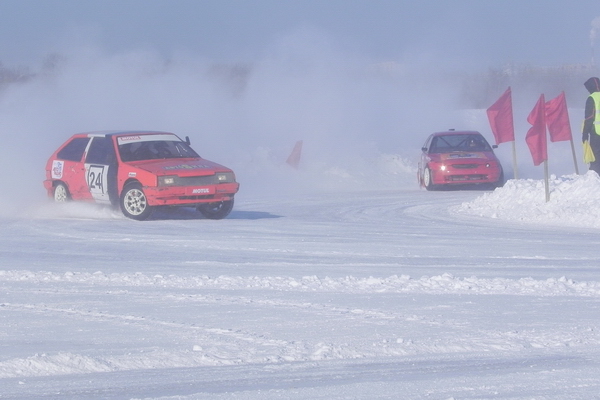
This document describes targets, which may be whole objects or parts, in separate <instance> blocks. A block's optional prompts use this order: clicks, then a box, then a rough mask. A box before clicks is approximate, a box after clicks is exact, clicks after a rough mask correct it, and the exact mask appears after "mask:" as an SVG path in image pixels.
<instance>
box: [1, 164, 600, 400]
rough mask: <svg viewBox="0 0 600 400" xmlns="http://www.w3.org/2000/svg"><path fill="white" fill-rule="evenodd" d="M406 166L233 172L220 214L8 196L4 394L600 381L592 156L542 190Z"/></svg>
mask: <svg viewBox="0 0 600 400" xmlns="http://www.w3.org/2000/svg"><path fill="white" fill-rule="evenodd" d="M394 160H396V161H397V159H393V160H392V161H394ZM389 161H390V159H388V164H389ZM392 164H393V162H392ZM400 164H402V163H400ZM408 169H409V170H408V171H401V172H400V173H399V175H394V174H392V173H389V174H387V175H386V176H387V177H388V179H389V178H390V177H394V176H400V177H409V176H410V184H409V183H407V184H397V185H390V186H389V187H390V188H389V189H386V188H385V186H379V188H378V189H372V190H370V189H369V190H366V189H363V190H356V189H352V187H353V185H345V186H343V187H340V188H339V189H337V188H335V187H334V185H329V190H325V189H323V190H317V191H308V190H302V189H303V187H302V185H301V180H300V181H299V185H298V188H297V189H296V190H291V189H288V190H282V191H268V190H251V187H250V186H251V185H248V184H246V186H244V180H243V179H242V178H241V179H240V180H241V181H242V189H241V191H240V194H239V196H238V198H237V204H236V207H235V209H234V211H233V212H232V214H231V215H230V217H229V218H227V219H225V220H221V221H209V220H204V219H201V218H200V217H199V216H198V215H196V214H195V213H193V212H192V211H191V210H186V209H176V210H165V211H161V212H158V213H156V214H155V216H154V218H153V219H152V220H150V221H147V222H141V223H140V222H136V221H132V220H128V219H126V218H124V217H123V216H122V215H121V214H120V213H119V212H117V211H113V210H110V209H106V208H97V207H95V206H93V205H86V204H68V205H54V204H44V205H38V206H36V207H31V208H28V209H26V210H25V211H24V212H22V213H15V214H14V215H3V216H2V217H1V223H0V234H1V237H2V239H3V240H2V242H1V243H0V260H1V261H0V263H1V264H0V398H6V399H42V398H45V399H53V398H56V399H130V398H131V399H180V400H182V399H185V400H194V399H386V398H387V399H399V398H401V399H482V398H485V399H586V400H587V399H592V398H597V396H598V393H600V301H599V300H600V277H599V274H598V271H599V268H600V253H599V252H598V244H599V242H600V236H599V234H600V230H598V228H599V227H600V222H598V221H599V220H600V219H599V218H598V217H599V216H600V215H599V214H600V211H599V210H600V206H599V199H600V179H599V178H598V176H597V175H595V174H594V173H587V174H584V175H580V176H577V175H566V176H561V177H555V176H553V177H552V178H551V179H550V191H551V197H550V201H549V202H548V203H546V202H545V196H544V183H543V180H531V179H520V180H509V181H508V182H507V184H506V185H505V187H503V188H500V189H497V190H495V191H494V192H486V191H481V190H466V191H439V192H426V191H424V190H420V189H418V188H417V187H416V183H414V181H415V180H416V179H414V170H412V169H410V168H408ZM330 172H332V173H333V174H334V175H337V176H338V177H340V176H342V178H343V177H344V173H342V172H343V171H330ZM388 172H389V171H388ZM248 173H249V172H248ZM286 173H289V171H288V172H286ZM300 173H301V172H299V174H300ZM282 174H283V173H282ZM243 175H244V174H243V173H242V174H241V176H242V177H243ZM398 179H400V178H398ZM402 179H403V178H402ZM406 179H408V178H406ZM407 182H408V180H407ZM358 186H362V185H358Z"/></svg>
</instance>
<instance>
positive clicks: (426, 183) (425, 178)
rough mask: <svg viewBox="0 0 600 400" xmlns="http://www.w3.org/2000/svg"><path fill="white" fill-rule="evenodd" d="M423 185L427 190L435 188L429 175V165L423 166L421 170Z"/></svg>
mask: <svg viewBox="0 0 600 400" xmlns="http://www.w3.org/2000/svg"><path fill="white" fill-rule="evenodd" d="M423 186H425V189H427V190H436V185H434V184H433V178H432V177H431V170H430V169H429V167H425V171H423Z"/></svg>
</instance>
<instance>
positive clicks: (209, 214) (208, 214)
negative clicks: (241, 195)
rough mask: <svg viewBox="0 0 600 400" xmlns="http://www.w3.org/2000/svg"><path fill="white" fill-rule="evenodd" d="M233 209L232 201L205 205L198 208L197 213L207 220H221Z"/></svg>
mask: <svg viewBox="0 0 600 400" xmlns="http://www.w3.org/2000/svg"><path fill="white" fill-rule="evenodd" d="M232 209H233V199H231V200H227V201H221V202H219V203H206V204H201V205H199V206H198V211H200V213H201V214H202V215H203V216H204V218H207V219H223V218H225V217H226V216H228V215H229V213H230V212H231V210H232Z"/></svg>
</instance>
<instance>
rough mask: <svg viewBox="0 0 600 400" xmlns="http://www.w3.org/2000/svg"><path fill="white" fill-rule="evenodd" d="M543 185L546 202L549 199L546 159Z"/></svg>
mask: <svg viewBox="0 0 600 400" xmlns="http://www.w3.org/2000/svg"><path fill="white" fill-rule="evenodd" d="M544 187H545V191H546V203H547V202H549V201H550V189H549V188H548V160H544Z"/></svg>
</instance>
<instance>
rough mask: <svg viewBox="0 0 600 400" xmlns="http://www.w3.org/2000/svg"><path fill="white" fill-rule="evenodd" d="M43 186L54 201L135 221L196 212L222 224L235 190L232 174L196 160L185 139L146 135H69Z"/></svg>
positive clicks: (50, 163)
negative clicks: (168, 212)
mask: <svg viewBox="0 0 600 400" xmlns="http://www.w3.org/2000/svg"><path fill="white" fill-rule="evenodd" d="M44 186H45V188H46V190H47V191H48V195H49V196H50V197H53V198H54V200H55V201H58V202H63V201H67V200H83V201H91V202H97V203H104V204H112V205H114V206H117V205H118V206H119V207H120V208H121V210H122V211H123V214H124V215H125V216H127V217H129V218H132V219H136V220H144V219H146V218H148V217H149V216H150V214H151V213H152V210H153V208H154V207H156V206H187V207H196V208H197V209H198V211H200V213H202V215H204V217H206V218H209V219H221V218H225V217H226V216H227V215H228V214H229V213H230V212H231V210H232V208H233V197H234V195H235V194H236V193H237V191H238V189H239V183H237V182H236V180H235V174H234V173H233V171H232V170H231V169H229V168H226V167H224V166H222V165H219V164H216V163H214V162H212V161H208V160H205V159H203V158H201V157H200V156H199V155H198V154H197V153H196V152H195V151H194V150H193V149H192V148H191V147H190V141H189V138H187V137H186V140H185V141H183V140H181V139H180V138H179V137H178V136H177V135H175V134H173V133H168V132H151V131H139V132H138V131H121V132H92V133H79V134H76V135H73V136H72V137H71V138H70V139H69V140H67V141H66V142H65V143H64V144H63V145H62V146H60V147H59V148H58V150H56V152H54V154H52V156H51V157H50V159H49V160H48V163H47V164H46V180H45V181H44Z"/></svg>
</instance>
